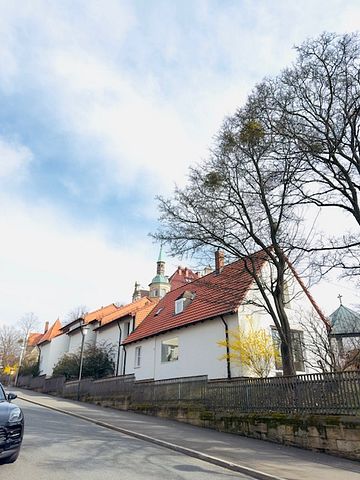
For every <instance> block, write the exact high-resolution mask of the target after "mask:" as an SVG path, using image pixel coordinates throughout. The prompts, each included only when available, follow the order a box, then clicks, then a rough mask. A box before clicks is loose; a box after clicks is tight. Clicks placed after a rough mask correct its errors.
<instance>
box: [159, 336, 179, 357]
mask: <svg viewBox="0 0 360 480" xmlns="http://www.w3.org/2000/svg"><path fill="white" fill-rule="evenodd" d="M178 358H179V339H178V337H174V338H168V339H167V340H163V341H162V342H161V361H162V362H173V361H175V360H178Z"/></svg>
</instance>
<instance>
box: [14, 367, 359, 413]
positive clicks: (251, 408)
mask: <svg viewBox="0 0 360 480" xmlns="http://www.w3.org/2000/svg"><path fill="white" fill-rule="evenodd" d="M18 385H19V386H23V387H27V388H30V389H34V390H38V391H43V392H47V393H53V394H57V395H60V396H65V397H69V398H74V397H75V395H76V394H77V392H78V381H77V380H74V381H71V382H65V381H64V378H63V377H58V378H57V379H55V378H47V379H45V377H36V378H33V379H31V378H30V377H19V382H18ZM79 392H80V396H81V397H85V396H89V397H92V398H96V399H104V400H106V399H109V398H111V399H116V398H117V399H126V402H127V405H130V408H131V404H133V405H137V404H147V405H149V404H150V405H154V406H162V405H176V404H183V403H185V404H186V403H188V404H189V403H191V404H197V405H200V406H203V407H204V408H206V409H208V410H210V411H214V412H217V411H221V412H237V413H266V412H277V413H299V414H300V413H308V414H323V415H359V414H360V372H359V371H356V372H336V373H315V374H309V375H298V376H294V377H272V378H263V379H259V378H235V379H231V380H224V379H221V380H208V378H207V377H206V376H198V377H184V378H174V379H168V380H156V381H154V380H143V381H136V380H135V377H134V375H126V376H119V377H110V378H105V379H101V380H91V379H83V380H81V382H80V390H79Z"/></svg>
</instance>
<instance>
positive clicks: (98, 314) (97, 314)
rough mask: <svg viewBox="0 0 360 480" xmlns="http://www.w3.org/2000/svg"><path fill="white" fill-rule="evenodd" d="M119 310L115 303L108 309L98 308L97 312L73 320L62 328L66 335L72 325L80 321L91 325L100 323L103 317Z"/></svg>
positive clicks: (107, 307)
mask: <svg viewBox="0 0 360 480" xmlns="http://www.w3.org/2000/svg"><path fill="white" fill-rule="evenodd" d="M119 308H121V307H117V306H116V305H115V304H114V303H110V305H106V307H101V308H98V309H97V310H94V311H92V312H89V313H86V314H85V315H84V317H83V318H82V317H80V318H75V319H74V320H71V321H70V322H68V323H67V324H66V325H64V326H63V327H62V330H63V331H64V332H65V333H66V332H67V331H68V329H69V327H70V326H71V325H73V324H74V323H77V322H79V320H83V321H84V323H91V322H94V321H95V320H98V321H100V320H101V319H102V318H103V317H105V316H106V315H109V314H110V313H113V312H116V311H117V310H118V309H119Z"/></svg>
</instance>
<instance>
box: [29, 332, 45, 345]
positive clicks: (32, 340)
mask: <svg viewBox="0 0 360 480" xmlns="http://www.w3.org/2000/svg"><path fill="white" fill-rule="evenodd" d="M43 335H44V334H43V333H30V334H29V336H28V340H27V346H28V347H35V345H37V344H38V343H39V341H40V340H41V338H42V337H43Z"/></svg>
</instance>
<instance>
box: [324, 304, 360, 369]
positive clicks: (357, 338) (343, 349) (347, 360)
mask: <svg viewBox="0 0 360 480" xmlns="http://www.w3.org/2000/svg"><path fill="white" fill-rule="evenodd" d="M329 320H330V325H331V330H330V333H329V337H330V342H331V345H332V348H333V351H334V352H335V354H336V355H338V358H339V363H340V366H341V367H345V368H347V367H350V368H351V367H354V368H355V367H356V368H359V366H360V314H359V313H357V312H354V311H353V310H351V309H350V308H348V307H345V305H342V304H340V306H339V308H337V309H336V310H335V312H333V313H332V314H331V315H330V316H329Z"/></svg>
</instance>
